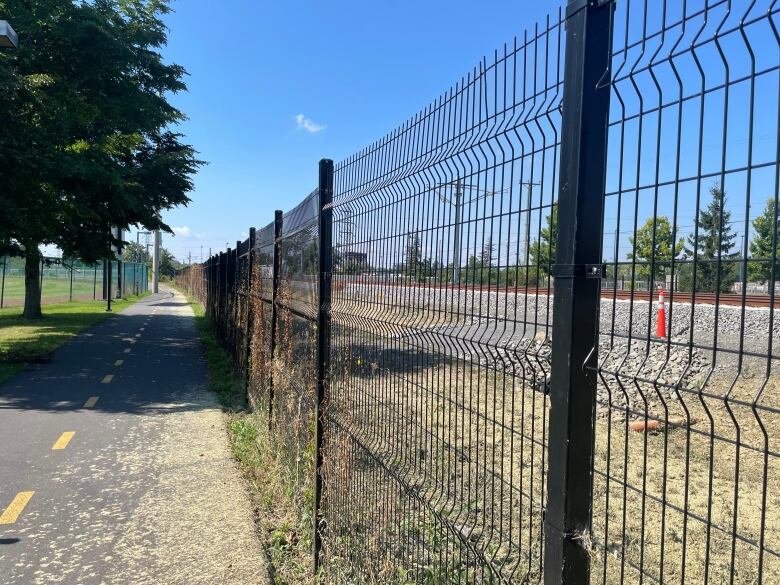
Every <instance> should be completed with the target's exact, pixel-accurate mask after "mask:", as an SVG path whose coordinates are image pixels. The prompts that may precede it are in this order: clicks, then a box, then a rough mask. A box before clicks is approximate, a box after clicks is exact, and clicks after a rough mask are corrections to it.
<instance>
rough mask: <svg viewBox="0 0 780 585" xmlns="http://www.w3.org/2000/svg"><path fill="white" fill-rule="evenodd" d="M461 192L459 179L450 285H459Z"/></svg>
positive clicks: (457, 182)
mask: <svg viewBox="0 0 780 585" xmlns="http://www.w3.org/2000/svg"><path fill="white" fill-rule="evenodd" d="M462 199H463V191H462V189H461V184H460V177H458V180H457V181H455V250H453V252H454V253H453V255H452V284H459V283H460V248H461V244H462V243H461V241H460V233H461V226H460V223H461V215H462V213H461V207H462V205H463V203H462V201H461V200H462Z"/></svg>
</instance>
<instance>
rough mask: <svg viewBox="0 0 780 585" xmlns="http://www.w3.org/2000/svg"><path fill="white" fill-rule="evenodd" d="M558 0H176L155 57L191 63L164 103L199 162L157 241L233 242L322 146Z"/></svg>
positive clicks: (301, 186) (400, 112)
mask: <svg viewBox="0 0 780 585" xmlns="http://www.w3.org/2000/svg"><path fill="white" fill-rule="evenodd" d="M560 4H561V2H560V1H558V0H554V1H549V2H548V1H537V2H530V1H528V0H485V1H483V2H480V3H479V4H475V3H474V2H469V1H466V0H447V1H444V0H429V1H425V2H419V1H416V2H415V1H411V0H398V1H394V2H365V1H355V0H348V1H337V2H329V3H324V2H315V1H312V0H305V1H299V2H280V1H270V0H266V1H252V0H231V1H228V2H213V0H179V1H176V2H174V3H173V8H174V9H175V13H173V14H171V15H170V16H169V17H168V18H167V24H168V27H169V28H170V32H169V44H168V47H167V48H166V49H165V51H164V55H165V57H166V59H167V60H169V61H173V62H176V63H179V64H181V65H183V66H184V67H186V69H187V70H188V71H189V74H190V75H189V77H188V79H187V84H188V86H189V91H188V92H187V93H183V94H180V95H177V96H174V98H173V102H174V103H175V104H176V105H177V106H178V107H179V108H180V109H181V110H183V111H184V112H185V113H186V114H187V115H188V116H189V121H187V122H186V123H184V124H183V125H182V126H181V128H180V130H181V131H182V132H183V133H184V134H185V135H186V137H187V140H188V141H189V142H190V143H191V144H193V145H194V146H195V148H196V149H197V150H198V151H200V155H201V158H203V159H204V160H207V161H208V162H209V165H208V166H206V167H204V168H202V169H201V171H200V172H199V173H198V175H197V176H196V177H195V190H194V191H193V193H192V194H191V198H192V203H191V204H190V206H189V207H187V208H180V209H177V210H174V211H171V212H168V213H166V214H165V216H164V217H165V220H166V221H167V222H168V223H169V225H171V226H173V227H176V228H177V230H176V231H177V233H178V235H177V236H176V237H175V238H172V237H171V236H165V237H164V245H165V246H166V247H167V248H168V249H169V250H171V252H173V253H174V255H176V256H177V257H179V258H185V257H186V256H187V254H188V253H192V259H193V261H194V260H196V259H198V258H199V256H200V250H201V246H203V249H204V252H203V253H204V255H206V254H207V253H208V249H209V247H211V248H212V249H213V251H218V250H219V249H224V246H225V243H227V242H229V243H230V245H231V246H233V245H235V241H236V240H237V239H244V238H245V237H246V233H247V229H248V227H249V226H250V225H254V226H257V227H261V226H263V225H266V224H267V223H268V222H269V221H271V220H272V219H273V211H274V209H284V210H288V209H290V208H291V207H293V206H294V205H295V204H297V203H298V202H299V201H300V200H301V199H302V198H303V197H304V196H306V195H307V194H308V193H309V192H311V190H312V189H313V188H314V187H315V186H316V180H317V161H318V160H319V159H320V158H324V157H327V158H332V159H334V160H336V161H338V160H340V159H342V158H345V157H346V156H348V155H350V154H352V153H353V152H355V151H357V150H359V149H360V148H362V147H363V146H366V145H367V144H369V143H370V142H372V141H374V140H376V139H378V138H380V137H381V136H382V135H384V134H385V133H387V132H388V131H390V130H392V129H393V128H394V127H396V126H397V125H399V124H400V123H402V122H403V121H404V120H406V119H407V118H408V117H410V116H411V115H413V114H414V113H416V112H417V111H418V110H420V109H421V108H422V107H424V106H425V105H426V104H427V103H429V102H430V101H431V100H433V99H434V98H436V97H437V96H438V95H439V94H441V93H442V92H443V91H445V90H446V89H448V88H449V87H450V86H451V85H452V84H453V83H454V82H455V81H457V80H459V79H460V77H461V76H462V75H463V74H465V73H466V72H468V71H470V70H471V69H472V67H473V66H474V65H476V64H477V63H478V62H479V60H480V59H481V58H482V56H483V55H487V54H492V52H493V50H494V49H496V48H499V47H501V46H502V45H503V43H504V42H505V41H511V40H512V38H513V37H514V35H518V34H521V33H522V31H523V30H524V29H525V28H528V27H533V25H534V24H535V23H536V22H538V21H543V20H544V18H545V17H546V15H547V13H548V12H551V11H555V10H557V7H558V6H559V5H560ZM300 116H303V118H300ZM134 236H135V234H134V233H133V234H131V235H130V237H131V238H132V239H135V237H134Z"/></svg>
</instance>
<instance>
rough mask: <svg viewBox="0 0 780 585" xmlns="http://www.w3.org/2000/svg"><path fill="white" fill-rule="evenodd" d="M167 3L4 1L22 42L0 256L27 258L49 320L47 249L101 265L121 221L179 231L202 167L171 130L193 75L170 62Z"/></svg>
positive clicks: (33, 304)
mask: <svg viewBox="0 0 780 585" xmlns="http://www.w3.org/2000/svg"><path fill="white" fill-rule="evenodd" d="M167 12H169V6H168V0H94V1H92V2H85V1H80V0H36V1H35V2H29V1H28V0H0V13H1V14H2V15H3V18H5V19H8V20H9V21H11V22H12V23H13V25H14V27H15V29H16V30H17V32H18V33H19V36H20V41H21V42H20V47H19V48H18V49H16V50H13V51H0V95H2V96H3V98H2V99H1V100H0V120H2V126H3V129H2V132H0V176H2V177H3V181H4V184H3V196H2V197H3V204H2V208H3V212H2V214H0V215H2V218H1V219H0V253H12V254H24V255H25V257H26V269H25V287H26V290H25V308H24V315H25V316H26V317H28V318H36V317H40V314H41V307H40V292H41V291H40V288H39V284H38V283H39V260H40V251H39V249H40V246H41V245H44V244H53V245H55V246H57V247H58V248H59V249H60V250H62V252H63V254H64V255H65V256H70V257H76V256H78V257H80V258H83V259H84V260H86V261H95V260H99V259H105V258H109V257H110V256H111V250H110V247H111V245H119V244H120V242H118V241H116V240H115V239H114V238H113V236H112V235H111V228H112V227H113V226H117V227H122V228H125V229H127V228H129V227H130V226H131V225H143V226H145V227H146V228H147V229H150V230H154V229H162V230H164V231H168V232H170V228H169V227H168V226H167V225H166V224H165V223H164V222H163V221H162V219H161V212H162V211H163V210H166V209H170V208H172V207H175V206H177V205H182V204H186V203H187V202H188V201H189V199H188V197H187V193H188V192H189V191H190V190H191V188H192V183H191V176H192V174H193V173H194V172H195V171H196V170H197V167H198V166H199V164H200V161H198V160H197V158H196V153H195V152H194V150H193V149H192V148H191V147H190V146H187V145H185V144H182V143H181V141H180V138H181V137H180V135H179V134H177V133H175V132H174V131H173V130H172V128H173V127H174V126H175V124H177V123H178V122H179V121H181V120H183V119H184V115H183V114H182V113H181V112H180V111H179V110H177V109H176V108H175V107H174V106H172V105H171V104H170V103H169V101H168V97H169V96H170V95H171V94H173V93H176V92H179V91H182V90H184V89H185V85H184V82H183V81H182V78H183V76H184V74H185V71H184V69H183V68H182V67H180V66H179V65H175V64H168V63H165V62H164V60H163V58H162V55H161V54H160V50H161V48H162V47H163V46H164V45H165V44H166V29H165V25H164V23H163V21H162V16H163V15H164V14H166V13H167Z"/></svg>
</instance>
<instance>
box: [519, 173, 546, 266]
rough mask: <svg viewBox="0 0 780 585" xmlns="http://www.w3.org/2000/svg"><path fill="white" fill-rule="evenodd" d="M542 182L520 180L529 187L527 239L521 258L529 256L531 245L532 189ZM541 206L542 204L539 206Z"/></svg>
mask: <svg viewBox="0 0 780 585" xmlns="http://www.w3.org/2000/svg"><path fill="white" fill-rule="evenodd" d="M539 185H541V183H534V182H533V181H520V187H521V188H522V187H523V186H526V187H528V197H527V198H526V212H525V239H524V240H523V247H524V248H525V250H524V251H523V255H522V256H521V258H523V259H527V258H528V249H529V247H530V246H531V191H532V189H533V188H534V186H539ZM539 207H540V208H541V205H540V206H539Z"/></svg>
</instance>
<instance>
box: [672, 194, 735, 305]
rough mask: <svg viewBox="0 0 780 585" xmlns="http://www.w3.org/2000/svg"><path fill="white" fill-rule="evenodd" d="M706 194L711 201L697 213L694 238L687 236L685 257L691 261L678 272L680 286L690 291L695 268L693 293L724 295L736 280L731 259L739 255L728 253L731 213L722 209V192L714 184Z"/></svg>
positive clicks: (729, 251) (723, 207)
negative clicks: (721, 293) (696, 231)
mask: <svg viewBox="0 0 780 585" xmlns="http://www.w3.org/2000/svg"><path fill="white" fill-rule="evenodd" d="M710 195H711V196H712V200H711V201H710V203H709V205H707V207H706V208H704V209H701V210H700V211H699V217H698V218H697V220H696V223H697V226H698V236H697V235H696V233H695V232H694V233H691V234H689V235H688V239H687V242H686V244H685V251H684V254H685V258H686V259H687V260H691V261H693V262H692V263H691V264H688V265H687V266H685V267H684V268H682V269H681V270H680V286H681V287H682V288H683V289H684V290H691V289H692V288H693V266H694V265H695V267H696V291H697V292H715V291H716V290H717V289H718V288H720V291H721V292H728V291H729V290H731V287H732V285H733V284H734V283H735V282H736V280H737V264H736V262H734V260H735V259H737V258H738V257H739V254H738V253H733V252H732V250H733V249H734V240H735V239H736V234H734V231H733V228H732V227H731V212H730V211H729V210H728V209H726V192H725V191H724V190H723V189H722V188H721V186H720V185H717V184H715V185H713V186H712V187H710ZM718 256H720V266H718V262H717V259H718ZM719 279H720V280H719ZM719 282H720V285H719V286H718V283H719Z"/></svg>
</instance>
